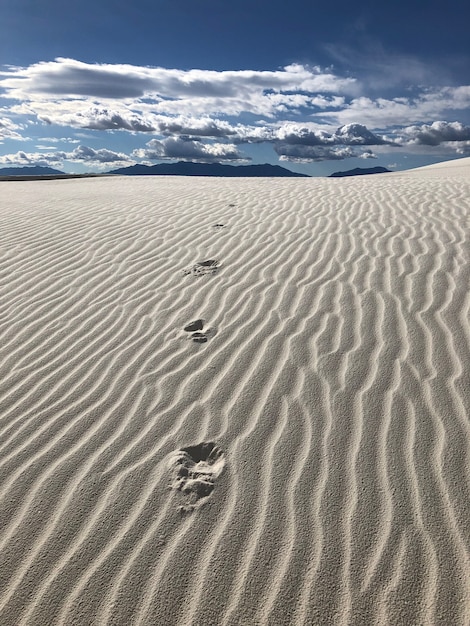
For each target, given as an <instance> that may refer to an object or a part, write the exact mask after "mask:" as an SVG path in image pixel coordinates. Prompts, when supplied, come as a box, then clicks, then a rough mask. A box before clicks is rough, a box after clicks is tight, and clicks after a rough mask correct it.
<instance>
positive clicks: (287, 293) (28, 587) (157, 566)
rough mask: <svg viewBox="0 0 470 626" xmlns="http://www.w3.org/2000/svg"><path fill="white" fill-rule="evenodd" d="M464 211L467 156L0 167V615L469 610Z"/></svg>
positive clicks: (274, 620) (29, 619)
mask: <svg viewBox="0 0 470 626" xmlns="http://www.w3.org/2000/svg"><path fill="white" fill-rule="evenodd" d="M469 217H470V159H461V160H459V161H453V162H452V163H449V164H446V165H441V166H432V167H429V168H424V169H419V170H414V171H409V172H399V173H396V174H390V175H387V174H385V175H379V176H367V177H359V178H348V179H318V178H317V179H214V178H212V179H211V178H172V177H155V178H139V177H136V178H126V177H122V178H94V179H78V180H57V181H40V182H2V183H0V294H1V298H0V403H1V412H0V482H1V491H0V495H1V503H0V624H1V625H2V626H10V625H15V626H36V625H37V626H51V625H56V624H62V625H64V626H69V625H80V626H90V625H99V626H101V625H110V626H111V625H112V626H121V625H122V626H130V625H140V626H149V625H157V626H168V625H173V624H178V625H180V626H189V625H194V626H195V625H200V626H211V625H217V626H218V625H222V626H233V625H239V626H250V625H264V624H266V625H268V624H269V625H271V626H284V625H286V626H287V625H298V624H299V625H300V624H305V625H330V624H331V625H335V626H336V625H343V626H350V625H355V626H356V625H357V626H368V625H372V624H380V625H384V624H397V625H398V624H400V625H407V626H410V625H426V626H427V625H432V624H439V625H442V626H444V625H445V626H450V625H461V624H468V623H470V562H469V561H470V559H469V546H470V523H469V522H470V520H469V503H470V498H469V496H470V471H469V459H470V422H469V414H470V411H469V409H470V323H469V314H470V291H469V286H470V245H469V233H470V230H469V226H470V220H469ZM206 261H213V262H215V263H205V262H206ZM201 263H202V264H201ZM199 320H201V321H199ZM192 322H196V324H195V325H193V326H191V325H190V323H192ZM187 325H190V328H193V330H192V331H190V330H187V331H185V330H184V328H185V327H186V326H187ZM194 332H196V333H199V335H198V336H196V339H197V342H196V341H193V337H192V334H193V333H194ZM201 444H202V445H201Z"/></svg>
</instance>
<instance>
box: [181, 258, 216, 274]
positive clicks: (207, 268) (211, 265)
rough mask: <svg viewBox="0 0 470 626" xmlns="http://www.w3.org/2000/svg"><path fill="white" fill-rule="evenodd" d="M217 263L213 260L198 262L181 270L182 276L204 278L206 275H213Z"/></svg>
mask: <svg viewBox="0 0 470 626" xmlns="http://www.w3.org/2000/svg"><path fill="white" fill-rule="evenodd" d="M218 266H219V262H218V261H216V260H215V259H209V260H208V261H200V262H199V263H196V264H195V265H192V266H191V267H187V268H185V269H184V270H183V274H186V275H188V274H192V275H193V276H205V275H206V274H215V273H216V271H217V268H218Z"/></svg>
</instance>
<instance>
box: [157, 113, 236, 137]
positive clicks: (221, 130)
mask: <svg viewBox="0 0 470 626" xmlns="http://www.w3.org/2000/svg"><path fill="white" fill-rule="evenodd" d="M158 131H159V132H160V133H161V134H162V135H185V136H190V137H214V138H215V137H232V136H234V135H237V130H236V128H234V127H233V126H231V125H230V124H229V123H228V122H223V121H221V120H217V119H212V118H202V119H199V120H198V119H188V120H183V119H181V118H180V119H177V118H171V117H169V118H167V119H166V120H161V121H159V122H158Z"/></svg>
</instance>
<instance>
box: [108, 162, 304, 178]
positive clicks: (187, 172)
mask: <svg viewBox="0 0 470 626" xmlns="http://www.w3.org/2000/svg"><path fill="white" fill-rule="evenodd" d="M108 173H109V174H120V175H124V176H239V177H240V176H268V177H282V176H284V177H287V176H290V177H297V178H298V177H302V178H303V177H307V178H308V175H307V174H297V173H296V172H291V170H287V169H286V168H284V167H281V166H280V165H270V164H269V163H264V164H263V165H225V164H222V163H191V162H187V161H179V162H178V163H159V164H158V165H132V166H131V167H122V168H119V169H117V170H112V171H111V172H108Z"/></svg>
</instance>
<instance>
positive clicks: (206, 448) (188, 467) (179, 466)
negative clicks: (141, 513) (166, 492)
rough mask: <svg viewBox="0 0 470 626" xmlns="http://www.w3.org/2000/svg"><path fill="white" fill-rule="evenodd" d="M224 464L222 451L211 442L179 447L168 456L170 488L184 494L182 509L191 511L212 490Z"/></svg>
mask: <svg viewBox="0 0 470 626" xmlns="http://www.w3.org/2000/svg"><path fill="white" fill-rule="evenodd" d="M224 466H225V458H224V453H223V452H222V450H221V449H220V448H219V446H217V445H216V444H215V443H214V442H213V441H207V442H206V441H204V442H202V443H199V444H197V445H196V446H189V447H187V448H181V450H177V451H176V452H174V453H173V454H172V455H171V456H170V459H169V467H170V470H171V472H172V474H173V479H172V482H171V487H172V488H173V489H176V490H178V491H180V492H181V493H182V494H183V495H184V496H185V497H186V504H185V505H183V506H182V507H181V508H182V510H183V511H192V510H193V509H194V508H195V507H196V505H197V504H198V503H199V501H200V500H202V499H204V498H207V497H208V496H209V495H210V494H211V493H212V491H213V490H214V487H215V481H216V478H217V477H218V476H220V474H221V473H222V470H223V469H224Z"/></svg>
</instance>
